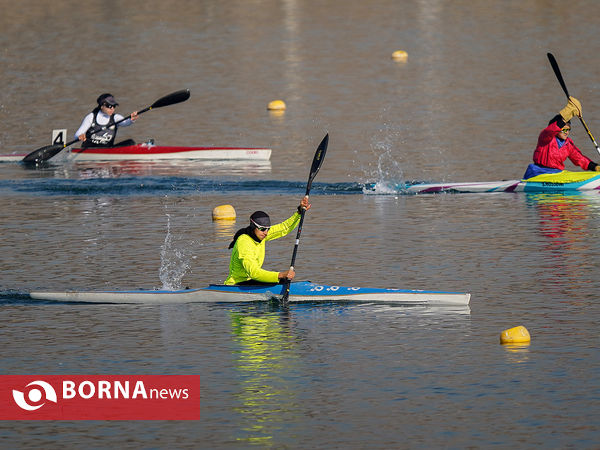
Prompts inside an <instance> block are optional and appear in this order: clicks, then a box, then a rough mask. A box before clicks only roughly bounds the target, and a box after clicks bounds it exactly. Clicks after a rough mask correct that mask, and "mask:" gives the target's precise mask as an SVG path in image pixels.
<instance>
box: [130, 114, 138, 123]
mask: <svg viewBox="0 0 600 450" xmlns="http://www.w3.org/2000/svg"><path fill="white" fill-rule="evenodd" d="M137 119H138V113H137V111H134V112H132V113H131V121H132V122H135V121H136V120H137Z"/></svg>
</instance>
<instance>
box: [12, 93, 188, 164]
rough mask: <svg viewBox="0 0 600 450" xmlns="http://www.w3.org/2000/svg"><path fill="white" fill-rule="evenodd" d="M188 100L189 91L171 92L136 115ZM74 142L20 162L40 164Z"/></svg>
mask: <svg viewBox="0 0 600 450" xmlns="http://www.w3.org/2000/svg"><path fill="white" fill-rule="evenodd" d="M188 98H190V90H189V89H183V90H181V91H177V92H173V93H171V94H169V95H165V96H164V97H161V98H159V99H158V100H156V101H155V102H154V103H152V105H150V106H148V107H147V108H144V109H142V110H141V111H138V115H140V114H143V113H145V112H146V111H150V110H151V109H155V108H162V107H163V106H169V105H175V104H177V103H181V102H185V101H186V100H187V99H188ZM130 118H131V114H130V115H128V116H127V117H123V118H122V119H121V120H117V121H116V122H115V125H117V124H119V123H121V122H123V121H125V120H127V119H130ZM104 129H106V126H104V127H99V128H97V129H96V130H94V132H98V131H102V130H104ZM75 142H79V139H73V140H72V141H69V142H67V143H66V144H64V143H63V144H52V145H46V146H45V147H41V148H38V149H37V150H34V151H32V152H31V153H29V154H27V155H25V157H24V158H23V160H22V162H24V163H26V164H39V163H41V162H44V161H47V160H49V159H50V158H52V157H53V156H54V155H56V154H57V153H59V152H60V151H61V150H63V149H64V148H67V147H68V146H69V145H73V144H74V143H75Z"/></svg>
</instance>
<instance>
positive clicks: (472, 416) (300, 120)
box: [0, 0, 600, 449]
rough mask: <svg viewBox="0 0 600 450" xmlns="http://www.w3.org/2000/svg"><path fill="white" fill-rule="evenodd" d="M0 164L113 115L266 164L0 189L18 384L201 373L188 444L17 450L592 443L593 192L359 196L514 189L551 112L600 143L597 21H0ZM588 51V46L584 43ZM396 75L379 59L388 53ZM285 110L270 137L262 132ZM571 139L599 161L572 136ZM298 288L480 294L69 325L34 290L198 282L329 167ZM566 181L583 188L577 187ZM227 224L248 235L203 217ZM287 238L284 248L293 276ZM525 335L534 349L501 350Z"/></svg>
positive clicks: (387, 12) (536, 6) (456, 7)
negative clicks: (271, 109)
mask: <svg viewBox="0 0 600 450" xmlns="http://www.w3.org/2000/svg"><path fill="white" fill-rule="evenodd" d="M3 9H4V12H3V17H2V18H0V24H1V25H2V28H3V34H2V36H1V37H0V42H1V43H2V54H1V56H0V58H1V60H2V66H3V71H2V72H0V79H2V81H3V85H4V86H5V89H4V94H3V96H2V99H1V100H0V117H1V118H2V123H3V126H2V127H1V128H0V145H1V147H2V153H13V152H15V153H26V152H29V151H32V150H34V149H36V148H38V147H40V146H42V145H45V144H47V143H49V141H50V133H51V130H52V129H53V128H67V129H68V130H69V133H72V132H73V131H74V130H75V129H76V128H77V127H78V125H79V123H80V120H81V118H82V117H83V116H84V115H85V114H86V113H87V112H88V111H89V110H90V108H91V107H92V106H93V102H94V99H95V98H96V97H97V95H98V94H99V93H101V92H104V91H108V92H111V93H113V94H114V95H115V96H116V97H117V99H118V100H119V102H120V103H121V106H120V110H121V112H123V113H129V112H131V111H132V110H134V109H141V108H143V107H145V106H148V105H150V104H151V103H152V102H154V101H155V100H156V99H158V98H159V97H161V96H163V95H165V94H167V93H169V92H172V91H175V90H178V89H182V88H189V89H191V92H192V97H191V99H190V100H189V101H188V102H186V103H183V104H180V105H177V106H172V107H168V108H163V109H160V110H155V111H154V110H153V111H150V112H148V113H147V114H145V115H143V116H141V117H140V120H139V121H138V122H137V123H136V124H135V126H134V127H130V128H128V129H124V130H123V131H122V132H121V133H120V136H121V137H123V138H126V137H132V138H134V139H137V140H139V141H143V140H145V139H148V138H154V139H155V140H156V142H157V143H162V144H170V145H219V146H240V145H244V146H257V147H258V146H260V147H262V146H267V147H270V148H272V149H273V156H272V159H271V161H270V162H269V163H261V164H256V163H227V164H224V163H185V164H158V163H125V164H103V163H94V164H86V163H81V162H77V161H71V160H70V159H69V158H67V157H66V155H59V156H58V157H57V158H56V160H55V162H54V163H52V164H49V165H48V167H45V168H41V169H38V170H30V169H26V168H24V167H22V166H20V165H18V164H3V165H1V166H0V231H1V237H2V239H0V254H1V255H2V257H1V258H0V307H1V309H0V315H1V318H2V324H3V326H2V327H0V339H1V342H2V350H1V351H0V356H1V359H0V360H1V361H2V366H1V367H2V373H3V374H199V375H200V376H201V390H202V403H201V415H202V417H201V420H200V421H199V422H194V423H189V422H166V421H165V422H135V421H124V422H81V423H78V422H39V423H35V422H4V423H3V424H1V425H0V439H1V440H2V441H3V444H4V445H5V446H11V447H22V448H33V447H36V448H40V447H43V448H58V447H68V448H75V447H98V448H104V447H109V446H113V447H119V448H121V447H126V448H148V447H150V448H177V447H181V448H192V447H195V448H248V447H258V448H367V447H368V448H386V449H387V448H442V447H443V448H465V447H475V448H488V447H496V448H509V447H511V448H512V447H519V448H534V447H540V446H541V447H547V448H565V447H573V448H597V447H598V446H599V445H600V430H599V428H600V427H599V426H598V425H597V423H598V419H597V418H598V417H599V416H600V407H599V405H600V382H599V380H600V364H599V359H600V352H599V351H598V344H599V341H598V325H599V317H600V311H599V306H598V301H599V294H598V293H599V292H600V281H598V261H600V244H599V242H600V232H599V231H598V230H599V229H600V195H599V194H598V193H593V194H589V195H541V194H540V195H532V194H527V195H526V194H481V195H479V194H478V195H475V194H465V195H431V196H427V195H425V196H408V195H402V194H398V193H396V194H394V193H392V194H388V195H365V194H363V190H362V186H363V184H364V183H366V182H379V183H383V184H390V185H393V184H396V183H400V182H403V181H407V180H408V181H410V180H430V181H484V180H501V179H515V178H519V177H520V176H521V175H522V173H523V172H524V169H525V166H526V164H527V163H528V162H529V160H530V157H531V152H532V150H533V147H534V144H535V141H536V139H537V134H538V132H539V130H540V129H541V128H542V127H543V126H544V125H545V124H546V123H547V121H548V119H549V118H550V117H551V116H552V115H554V114H555V113H556V111H558V110H559V109H560V108H561V107H562V106H564V105H563V104H564V101H565V100H564V95H563V93H562V91H561V90H560V87H559V86H558V83H557V82H556V79H555V78H554V75H553V73H552V71H551V69H550V67H549V64H548V62H547V60H546V55H545V54H546V52H548V51H550V52H553V53H554V54H555V56H556V57H557V59H558V61H559V64H560V65H561V68H562V69H563V75H564V76H565V79H566V81H567V85H568V87H569V89H570V91H571V93H572V95H575V96H576V97H578V98H579V99H581V100H582V103H583V108H584V116H585V118H586V122H587V124H588V126H589V127H590V128H591V129H592V131H595V130H599V129H600V123H598V120H597V119H596V118H597V117H600V114H599V112H600V111H597V104H598V100H600V89H599V86H598V77H597V73H598V69H599V67H598V65H597V63H596V62H595V60H594V59H593V58H590V55H595V54H597V53H598V50H599V49H598V48H597V47H598V46H599V45H600V44H599V43H598V41H597V39H595V37H596V32H595V30H596V28H597V27H596V24H597V23H598V21H599V20H600V6H599V5H597V4H596V3H595V2H593V1H574V2H570V3H569V5H568V6H567V5H564V4H559V3H556V2H551V1H537V2H526V3H523V2H517V1H508V2H501V3H497V2H487V1H483V2H477V3H475V4H473V3H472V2H462V1H456V2H448V1H408V2H391V1H375V2H357V1H349V2H344V5H343V6H342V5H341V4H340V3H339V2H330V1H323V2H316V1H308V2H297V1H292V0H288V1H280V2H275V1H264V2H263V1H261V2H258V1H255V2H235V1H234V2H210V1H208V2H196V3H190V2H183V1H175V2H168V3H160V2H155V1H146V2H144V3H143V4H142V3H140V4H137V5H136V4H125V3H122V2H121V3H114V2H113V3H111V4H110V7H109V8H107V7H104V6H103V5H101V4H96V3H94V4H89V5H87V4H80V3H79V2H71V1H61V2H47V3H46V2H32V1H24V2H18V3H15V4H10V5H8V4H7V5H4V7H3ZM573 30H576V32H574V31H573ZM398 49H403V50H406V51H407V52H408V53H409V59H408V61H406V62H395V61H393V60H391V59H390V55H391V53H392V52H393V51H394V50H398ZM277 98H281V99H283V100H285V101H286V103H287V105H288V109H287V111H286V112H285V114H283V115H275V114H272V113H271V114H270V113H268V112H267V111H266V105H267V103H268V102H269V101H271V100H274V99H277ZM573 128H574V139H575V141H576V143H577V144H578V145H579V146H580V148H581V149H582V151H583V152H584V153H585V154H586V155H587V156H589V157H590V158H595V159H596V160H598V155H597V154H595V150H594V149H593V147H592V146H591V144H590V142H589V140H588V139H587V136H586V134H585V132H584V131H583V130H582V128H581V126H580V125H579V124H577V123H574V127H573ZM327 132H329V134H330V146H329V150H328V154H327V157H326V160H325V164H324V166H323V168H322V170H321V172H320V173H319V175H318V178H317V180H316V181H315V184H314V186H313V191H312V193H311V202H312V204H313V208H312V209H311V211H310V212H309V213H308V215H307V219H306V222H305V227H304V229H303V232H302V240H301V244H300V251H299V254H298V260H297V273H298V277H299V278H300V279H310V280H312V281H317V282H323V283H328V284H339V285H360V286H368V287H400V288H413V289H436V290H437V289H439V290H452V291H461V292H470V293H471V294H472V298H471V305H470V308H464V309H458V310H456V309H448V308H431V307H399V306H384V305H377V304H364V305H348V304H328V305H312V304H304V305H295V304H294V305H291V306H290V307H289V308H288V309H284V308H279V307H277V306H275V305H267V304H264V305H242V304H239V305H238V304H234V305H205V304H187V305H170V306H144V305H81V304H80V305H66V304H53V303H44V302H33V301H31V300H29V299H28V296H27V293H28V292H29V291H31V290H34V289H60V290H63V289H106V288H111V289H112V288H118V289H131V288H181V287H185V286H190V287H197V286H202V285H205V284H208V283H211V282H219V281H222V280H223V279H224V278H225V276H226V272H227V266H228V261H229V251H228V250H227V245H228V244H229V241H230V239H231V237H232V235H233V233H234V232H235V230H236V229H237V228H239V227H241V226H245V222H246V218H247V217H248V216H249V214H251V213H252V212H253V211H255V210H257V209H264V210H267V211H268V212H269V213H270V214H271V215H272V217H273V219H274V220H276V221H279V220H283V219H285V218H287V217H288V216H289V215H290V214H291V213H292V212H293V210H294V209H295V206H296V205H297V203H298V201H299V200H300V197H301V196H302V195H303V193H304V189H305V183H306V177H307V176H308V170H309V165H310V161H311V158H312V155H313V154H314V150H315V148H316V146H317V145H318V143H319V142H320V140H321V138H322V137H323V136H324V134H325V133H327ZM570 168H572V167H570ZM226 203H229V204H232V205H234V207H235V208H236V210H237V213H238V219H237V221H235V222H234V223H216V222H213V221H212V220H211V212H212V209H213V208H214V207H215V206H217V205H221V204H226ZM292 247H293V237H292V236H289V237H288V238H287V239H281V240H278V241H274V242H272V243H270V244H269V252H268V257H267V262H266V267H269V268H273V269H278V268H284V267H286V266H287V265H288V264H289V260H290V257H291V250H292ZM516 325H524V326H526V327H527V328H528V330H529V331H530V333H531V335H532V341H531V344H530V345H525V346H516V347H506V346H500V345H499V343H498V338H499V334H500V332H501V331H502V330H504V329H506V328H510V327H513V326H516Z"/></svg>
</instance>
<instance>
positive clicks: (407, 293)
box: [29, 281, 471, 306]
mask: <svg viewBox="0 0 600 450" xmlns="http://www.w3.org/2000/svg"><path fill="white" fill-rule="evenodd" d="M283 289H284V286H283V285H281V284H263V285H234V286H226V285H223V284H211V285H209V286H207V287H204V288H199V289H182V290H177V291H166V290H133V291H62V292H60V291H55V292H50V291H34V292H31V293H30V294H29V295H30V297H31V298H33V299H37V300H54V301H61V302H92V303H157V304H167V303H195V302H204V303H206V302H210V303H214V302H236V303H237V302H255V301H268V300H278V299H280V298H281V295H282V293H283ZM470 298H471V295H470V294H467V293H460V292H444V291H426V290H411V289H383V288H364V287H344V286H329V285H324V284H317V283H312V282H310V281H298V282H293V283H292V284H291V286H290V296H289V301H290V302H384V303H397V304H406V305H454V306H466V305H468V304H469V300H470Z"/></svg>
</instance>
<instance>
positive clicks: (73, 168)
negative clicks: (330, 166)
mask: <svg viewBox="0 0 600 450" xmlns="http://www.w3.org/2000/svg"><path fill="white" fill-rule="evenodd" d="M46 170H51V171H52V172H53V173H54V175H55V176H60V177H64V178H79V179H89V178H119V177H122V176H197V175H256V174H264V173H269V172H271V161H103V162H74V163H71V164H65V165H62V166H59V167H58V166H54V167H49V168H48V169H46Z"/></svg>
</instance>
